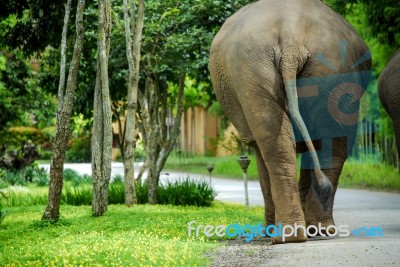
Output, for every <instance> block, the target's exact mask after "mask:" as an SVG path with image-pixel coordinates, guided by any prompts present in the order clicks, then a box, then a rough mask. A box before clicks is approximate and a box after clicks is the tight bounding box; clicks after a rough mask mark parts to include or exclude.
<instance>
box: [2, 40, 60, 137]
mask: <svg viewBox="0 0 400 267" xmlns="http://www.w3.org/2000/svg"><path fill="white" fill-rule="evenodd" d="M0 110H2V112H1V114H0V131H4V130H5V129H6V127H7V126H13V125H16V124H19V125H25V126H28V125H31V126H32V125H33V126H36V125H38V124H39V122H42V121H49V120H48V118H49V115H50V114H51V115H53V114H54V112H55V102H54V98H52V97H51V96H50V95H49V94H47V93H45V92H44V91H43V90H42V88H41V87H39V86H38V84H37V75H36V72H35V61H34V60H32V61H28V60H27V59H24V58H23V56H22V54H21V52H20V51H8V50H7V49H2V47H0ZM3 135H4V133H3V134H2V138H4V136H3Z"/></svg>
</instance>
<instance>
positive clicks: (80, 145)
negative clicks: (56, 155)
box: [65, 137, 91, 162]
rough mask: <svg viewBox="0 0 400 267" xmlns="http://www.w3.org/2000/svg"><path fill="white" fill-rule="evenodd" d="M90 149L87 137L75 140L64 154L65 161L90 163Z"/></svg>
mask: <svg viewBox="0 0 400 267" xmlns="http://www.w3.org/2000/svg"><path fill="white" fill-rule="evenodd" d="M90 149H91V148H90V138H89V137H80V138H76V139H74V140H73V141H72V144H71V145H70V147H69V149H68V151H67V153H66V154H65V160H66V161H69V162H90V158H91V150H90Z"/></svg>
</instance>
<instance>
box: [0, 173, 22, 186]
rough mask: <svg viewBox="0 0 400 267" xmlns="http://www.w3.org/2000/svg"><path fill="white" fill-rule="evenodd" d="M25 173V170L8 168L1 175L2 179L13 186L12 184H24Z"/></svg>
mask: <svg viewBox="0 0 400 267" xmlns="http://www.w3.org/2000/svg"><path fill="white" fill-rule="evenodd" d="M25 174H26V170H24V169H23V170H9V171H6V172H5V173H4V174H3V176H2V179H3V180H4V181H5V182H6V183H8V184H10V185H12V186H14V185H26V182H27V180H26V178H25Z"/></svg>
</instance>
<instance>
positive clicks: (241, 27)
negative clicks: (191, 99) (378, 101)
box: [209, 0, 371, 243]
mask: <svg viewBox="0 0 400 267" xmlns="http://www.w3.org/2000/svg"><path fill="white" fill-rule="evenodd" d="M343 40H344V41H346V43H347V47H346V51H347V53H346V54H345V58H344V59H345V61H344V62H342V61H341V58H342V54H341V51H340V49H339V43H340V42H341V41H343ZM368 51H369V50H368V47H367V46H366V44H365V43H364V42H363V41H362V40H361V39H360V37H359V36H358V35H357V34H356V33H355V31H354V30H353V29H352V28H351V26H350V25H349V24H348V23H347V22H346V21H345V20H343V19H342V17H340V16H339V15H338V14H336V13H334V12H333V11H332V10H331V9H330V8H329V7H327V6H326V5H325V4H324V3H323V2H321V1H319V0H264V1H258V2H255V3H253V4H250V5H248V6H246V7H244V8H242V9H241V10H239V11H238V12H237V13H235V14H234V15H233V16H231V17H230V18H229V19H228V20H227V21H226V22H225V23H224V25H223V26H222V28H221V30H220V31H219V32H218V34H217V35H216V36H215V39H214V41H213V43H212V46H211V54H210V63H209V69H210V73H211V78H212V82H213V86H214V90H215V94H216V96H217V99H218V101H219V102H220V103H221V106H222V108H223V111H224V113H225V114H226V115H227V116H228V118H229V119H230V121H231V122H232V123H233V124H234V126H235V127H236V128H237V130H238V131H239V133H240V135H241V138H242V140H243V141H244V142H245V143H246V144H248V145H250V146H252V147H253V148H254V150H255V153H256V158H257V166H258V173H259V177H260V184H261V188H262V192H263V195H264V201H265V209H266V211H265V220H266V224H267V225H270V224H278V223H279V222H281V223H282V224H283V225H294V224H295V223H297V224H301V225H305V226H308V225H318V223H321V224H322V226H328V225H333V224H334V221H333V216H332V208H333V199H334V194H335V192H336V188H337V184H338V179H339V175H340V173H341V170H342V167H343V164H344V162H345V160H346V158H347V143H348V141H349V140H348V138H349V135H348V133H347V135H346V136H347V138H340V137H339V138H333V140H332V143H333V144H332V146H333V149H332V151H331V153H328V154H329V155H328V154H323V153H322V154H321V155H319V158H318V157H317V154H316V152H315V148H314V145H313V143H312V142H311V139H310V130H311V131H313V132H316V131H318V132H319V136H320V137H321V136H322V138H323V137H324V133H326V137H327V138H331V136H329V132H330V131H331V130H330V129H329V125H324V123H323V121H324V118H323V117H322V118H321V116H320V117H319V119H318V120H316V121H314V122H313V121H311V122H309V123H308V124H309V127H311V128H312V129H307V127H306V125H305V123H304V120H303V118H302V116H301V115H300V112H299V106H298V104H299V101H298V95H297V85H296V78H297V79H299V78H307V77H310V78H311V77H321V76H330V75H334V74H339V73H345V72H354V71H355V72H357V71H363V70H369V69H370V67H371V62H370V60H367V61H364V62H363V63H362V64H359V65H357V66H356V67H354V66H353V64H354V63H355V62H356V61H357V60H359V59H360V58H361V57H362V56H363V55H364V54H365V53H368ZM318 54H322V55H324V56H325V58H326V59H328V60H329V61H330V63H331V65H330V66H327V64H323V63H321V60H318V59H317V56H318ZM356 78H359V77H356ZM328 82H329V81H328ZM340 90H341V91H340ZM339 91H340V93H342V95H343V94H346V92H347V91H346V88H339ZM361 94H362V93H360V95H358V96H357V97H358V98H359V97H361ZM357 97H356V98H357ZM354 101H356V100H354ZM354 101H351V103H349V105H352V104H354ZM300 108H302V107H300ZM306 108H308V111H307V112H309V114H318V113H319V111H320V110H327V108H326V106H321V105H314V106H310V107H306ZM345 108H346V107H345ZM342 109H343V107H342ZM289 114H290V115H289ZM342 115H343V114H336V117H337V118H338V117H341V118H339V119H341V120H342V121H343V120H349V121H350V120H353V121H350V122H349V124H356V123H357V119H358V110H356V111H355V112H354V114H353V116H346V115H343V116H342ZM350 117H351V118H350ZM291 119H292V121H293V122H294V125H295V126H296V127H297V128H298V129H299V130H300V132H301V135H302V137H303V138H304V140H306V145H307V148H308V150H309V151H311V152H310V157H311V159H312V162H313V164H314V169H302V170H301V174H300V181H299V184H297V183H296V141H295V139H294V136H293V128H292V123H291ZM354 120H355V122H354ZM339 128H340V127H339ZM355 130H356V127H354V129H352V132H351V133H350V139H351V138H354V135H355ZM331 139H332V138H331ZM298 148H299V147H298ZM327 158H330V159H332V165H331V166H330V167H329V168H327V169H321V167H320V166H321V165H320V162H323V161H324V160H325V159H327ZM331 230H333V229H331ZM330 232H332V231H330ZM306 240H307V236H304V235H303V233H302V232H301V231H299V232H298V236H297V237H291V238H287V239H286V240H285V242H303V241H306ZM273 242H274V243H280V242H282V239H281V238H279V237H275V238H273Z"/></svg>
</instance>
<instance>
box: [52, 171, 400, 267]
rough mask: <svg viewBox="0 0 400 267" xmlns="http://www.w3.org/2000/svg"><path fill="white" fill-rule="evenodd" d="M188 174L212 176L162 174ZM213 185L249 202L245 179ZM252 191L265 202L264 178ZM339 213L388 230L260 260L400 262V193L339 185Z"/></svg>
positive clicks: (350, 221) (345, 221)
mask: <svg viewBox="0 0 400 267" xmlns="http://www.w3.org/2000/svg"><path fill="white" fill-rule="evenodd" d="M45 167H46V166H45ZM47 167H48V165H47ZM65 168H73V169H75V170H77V171H78V172H79V173H82V174H83V173H87V174H90V172H91V170H90V165H89V164H66V165H65ZM112 173H113V175H115V174H123V166H122V164H121V163H113V168H112ZM188 176H189V177H191V178H193V179H207V180H208V179H209V177H208V175H207V174H204V175H193V174H186V173H175V172H173V173H170V172H163V173H162V175H161V179H160V180H161V181H162V182H164V181H167V180H174V179H180V178H186V177H188ZM399 179H400V177H399ZM212 185H213V187H214V188H215V189H216V191H217V192H218V196H217V199H219V200H221V201H226V202H236V203H241V204H244V193H243V182H242V181H240V180H228V179H218V178H213V179H212ZM249 196H250V204H251V205H263V198H262V194H261V190H260V186H259V184H258V182H256V181H250V182H249ZM334 218H335V222H336V225H349V229H350V230H352V229H358V228H360V227H366V228H371V227H381V229H382V230H383V235H384V236H383V237H371V236H370V237H365V236H363V237H358V236H354V235H351V236H349V237H335V238H330V239H325V240H323V239H322V240H321V239H310V240H309V241H308V242H306V243H300V244H283V245H274V246H272V247H269V248H268V257H267V258H266V259H265V260H264V261H263V264H262V265H260V266H400V194H392V193H384V192H372V191H366V190H353V189H339V190H338V192H337V194H336V198H335V205H334ZM250 255H251V253H250ZM256 256H257V255H255V256H252V257H256ZM227 266H228V265H227ZM232 266H233V265H232ZM234 266H240V265H234ZM246 267H249V265H246Z"/></svg>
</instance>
